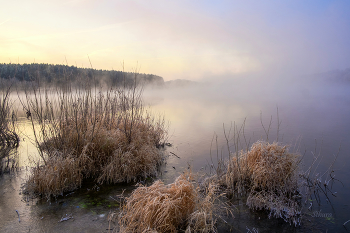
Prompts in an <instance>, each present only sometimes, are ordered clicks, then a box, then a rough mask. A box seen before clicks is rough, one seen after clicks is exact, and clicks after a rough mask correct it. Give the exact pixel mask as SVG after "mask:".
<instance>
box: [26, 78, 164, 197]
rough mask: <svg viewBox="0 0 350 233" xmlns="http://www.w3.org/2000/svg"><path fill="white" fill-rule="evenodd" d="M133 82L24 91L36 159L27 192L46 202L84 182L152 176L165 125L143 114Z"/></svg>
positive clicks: (116, 180) (105, 181)
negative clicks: (38, 158)
mask: <svg viewBox="0 0 350 233" xmlns="http://www.w3.org/2000/svg"><path fill="white" fill-rule="evenodd" d="M136 78H137V77H136V74H135V83H134V85H133V86H132V87H130V86H123V87H120V88H118V89H109V90H107V91H104V90H99V91H97V88H96V87H95V88H91V87H84V88H83V87H81V88H78V89H75V90H72V89H71V88H70V87H69V86H68V88H67V90H65V89H63V88H60V89H57V90H53V89H47V88H40V86H36V85H33V86H32V88H31V89H26V98H25V99H24V100H23V101H22V103H23V106H24V108H25V110H26V112H27V117H28V118H29V119H30V120H31V121H32V126H33V131H34V135H35V140H36V144H37V146H38V148H39V153H40V156H41V158H42V162H41V163H38V164H37V165H36V167H35V168H33V172H32V175H31V176H30V177H29V179H28V181H27V183H26V191H27V192H29V193H32V194H44V195H46V196H47V197H49V196H51V195H54V196H56V195H61V194H63V192H66V191H71V190H74V189H76V188H79V187H80V186H81V184H82V182H83V180H84V179H85V178H89V177H90V178H91V177H92V178H95V179H96V181H97V182H99V183H119V182H131V181H136V180H137V179H139V178H146V177H148V176H153V175H156V174H157V169H158V165H159V164H160V163H161V162H162V159H163V157H162V154H161V153H160V151H159V150H158V147H160V146H162V145H163V144H164V140H165V137H166V133H167V132H166V125H165V122H164V119H163V118H161V117H159V118H158V119H156V118H155V117H153V116H152V115H150V114H149V113H147V111H146V110H145V109H144V107H143V105H142V89H139V88H138V87H137V86H136Z"/></svg>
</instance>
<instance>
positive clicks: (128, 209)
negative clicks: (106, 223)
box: [109, 173, 216, 233]
mask: <svg viewBox="0 0 350 233" xmlns="http://www.w3.org/2000/svg"><path fill="white" fill-rule="evenodd" d="M191 177H192V175H191V174H190V173H189V174H188V173H187V174H182V175H180V176H179V177H178V178H177V179H176V180H175V182H174V183H172V184H168V185H164V183H163V182H162V181H160V180H158V181H156V182H154V183H153V184H152V185H151V186H149V187H146V186H139V187H138V188H137V189H135V190H134V191H133V192H132V194H131V195H130V196H129V197H127V198H126V200H125V203H124V204H123V205H122V208H121V211H120V213H112V214H111V215H110V216H109V219H110V221H118V223H119V228H120V229H119V230H120V231H119V232H125V233H127V232H178V231H180V230H181V231H185V232H188V233H189V232H204V233H205V232H215V231H216V229H215V218H214V214H213V211H214V209H215V206H214V205H215V204H214V202H215V200H216V197H215V196H214V192H215V189H209V190H207V192H206V193H205V194H204V195H203V193H200V192H199V189H197V188H196V186H195V185H194V183H193V182H192V178H191Z"/></svg>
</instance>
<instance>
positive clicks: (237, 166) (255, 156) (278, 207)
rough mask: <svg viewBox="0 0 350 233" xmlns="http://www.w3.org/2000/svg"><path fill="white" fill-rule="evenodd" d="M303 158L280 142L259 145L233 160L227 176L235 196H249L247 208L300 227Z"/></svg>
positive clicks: (256, 144)
mask: <svg viewBox="0 0 350 233" xmlns="http://www.w3.org/2000/svg"><path fill="white" fill-rule="evenodd" d="M298 157H299V155H296V154H293V153H290V152H289V151H288V148H287V146H281V145H279V144H278V143H277V142H274V143H268V142H264V141H258V142H256V143H254V144H253V145H252V146H251V148H250V150H249V151H247V152H243V151H241V152H240V154H239V156H237V157H233V158H232V159H231V160H230V161H229V163H228V167H227V173H226V175H225V178H226V185H227V187H228V188H229V189H230V190H231V192H232V194H236V195H245V194H247V196H248V198H247V205H248V206H249V207H250V208H251V209H255V210H268V211H269V212H270V215H269V216H274V217H280V218H283V219H285V220H286V221H290V222H293V223H294V224H297V223H298V221H299V218H298V215H299V214H300V205H299V203H298V164H299V160H298Z"/></svg>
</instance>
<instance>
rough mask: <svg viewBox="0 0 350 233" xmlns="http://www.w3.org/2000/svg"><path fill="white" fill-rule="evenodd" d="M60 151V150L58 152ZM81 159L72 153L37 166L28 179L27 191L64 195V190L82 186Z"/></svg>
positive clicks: (48, 195)
mask: <svg viewBox="0 0 350 233" xmlns="http://www.w3.org/2000/svg"><path fill="white" fill-rule="evenodd" d="M57 153H59V152H57ZM79 162H80V161H79V160H77V159H75V158H74V157H73V156H72V155H69V156H67V157H65V158H63V157H62V156H56V157H51V158H50V159H48V160H47V161H46V165H42V166H39V165H37V167H35V168H34V169H33V173H32V175H31V176H30V177H29V179H28V181H27V189H26V190H27V191H28V192H30V193H40V194H45V195H46V197H50V195H55V196H57V195H63V192H66V191H70V190H74V189H76V188H78V187H80V186H81V183H82V181H83V172H82V169H81V166H80V164H79Z"/></svg>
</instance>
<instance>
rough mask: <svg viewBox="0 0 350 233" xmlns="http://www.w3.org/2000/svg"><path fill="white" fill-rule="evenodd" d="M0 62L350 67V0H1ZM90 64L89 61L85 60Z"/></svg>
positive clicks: (252, 69)
mask: <svg viewBox="0 0 350 233" xmlns="http://www.w3.org/2000/svg"><path fill="white" fill-rule="evenodd" d="M0 6H1V7H0V63H10V62H11V63H21V64H22V63H32V62H37V63H52V64H68V65H74V66H78V67H90V66H91V65H92V67H93V68H96V69H107V70H111V69H114V70H122V69H123V68H122V67H123V66H122V63H123V62H124V64H125V65H124V70H125V71H132V70H133V69H135V68H136V67H137V68H138V69H139V70H140V72H141V73H151V74H156V75H159V76H162V77H163V78H164V80H171V79H190V80H200V79H203V78H207V77H219V76H223V75H225V76H230V75H232V76H234V75H236V74H246V73H259V72H282V73H296V74H310V73H319V72H326V71H330V70H335V69H346V68H350V1H348V0H343V1H341V0H339V1H337V0H328V1H326V0H308V1H305V0H284V1H282V0H279V1H277V0H270V1H257V0H256V1H253V0H244V1H235V0H231V1H225V0H222V1H214V0H200V1H199V0H177V1H164V0H147V1H146V0H125V1H121V0H99V1H97V0H50V1H48V0H12V1H8V0H6V1H5V0H0ZM89 59H90V61H91V65H90V62H89Z"/></svg>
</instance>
